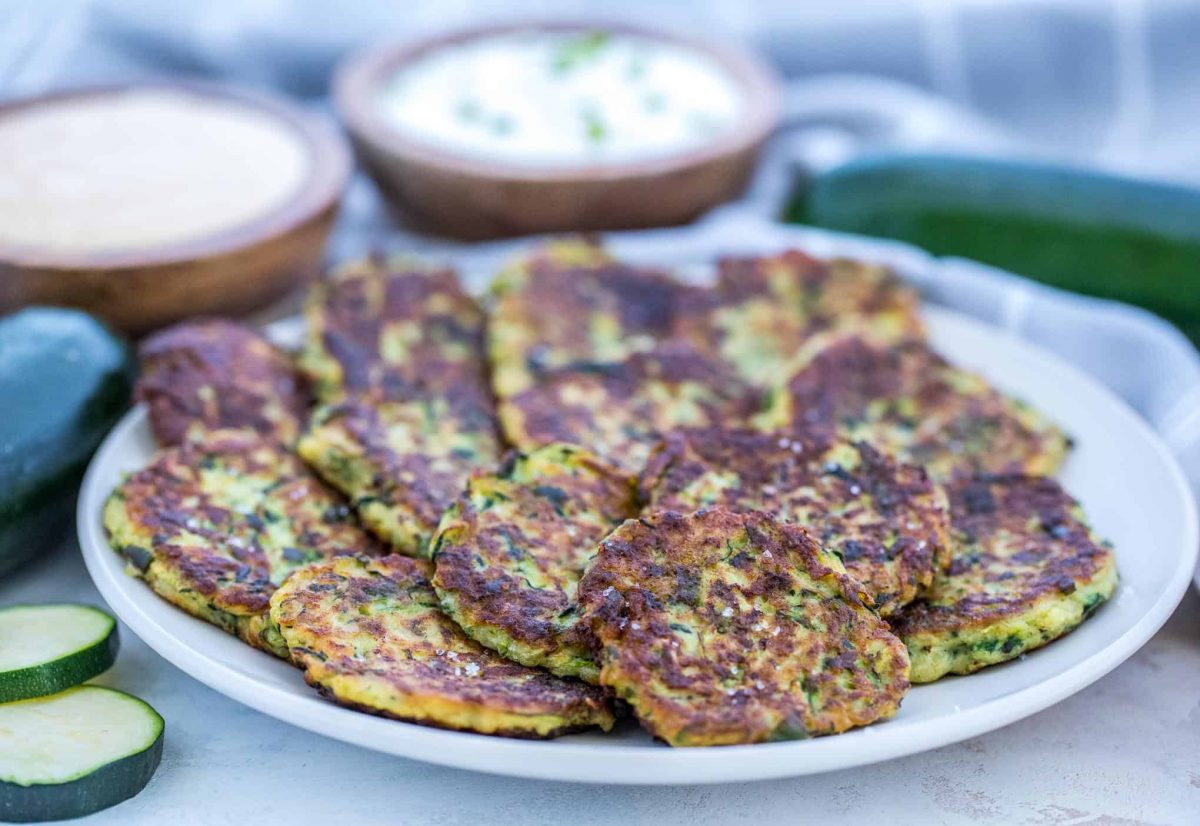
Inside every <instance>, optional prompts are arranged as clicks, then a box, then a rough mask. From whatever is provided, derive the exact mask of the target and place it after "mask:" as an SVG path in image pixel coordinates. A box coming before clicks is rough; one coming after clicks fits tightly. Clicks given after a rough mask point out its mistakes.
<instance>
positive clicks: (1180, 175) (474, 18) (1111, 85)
mask: <svg viewBox="0 0 1200 826" xmlns="http://www.w3.org/2000/svg"><path fill="white" fill-rule="evenodd" d="M596 14H603V15H605V16H611V17H614V18H620V19H625V20H640V21H645V22H652V23H655V24H661V25H668V26H671V27H674V28H681V29H684V30H692V31H695V32H698V33H702V34H704V35H706V36H708V37H712V38H717V39H722V38H729V39H733V40H737V41H741V42H743V43H745V44H748V45H751V46H753V47H755V48H757V49H758V50H760V51H761V52H762V53H764V54H765V55H766V56H767V57H769V59H770V60H771V61H772V62H773V63H774V64H775V65H776V66H777V67H778V68H779V70H780V71H781V72H782V73H784V74H785V75H786V77H787V78H788V79H789V80H792V81H796V82H800V83H802V82H804V81H806V80H812V79H814V78H821V77H826V78H828V76H830V75H843V76H844V75H855V76H865V77H868V78H873V79H879V80H886V81H889V83H888V84H879V85H877V86H876V87H874V88H870V89H862V90H861V91H860V92H859V95H858V99H857V100H844V99H843V102H844V103H846V104H847V105H848V106H849V107H850V108H857V109H863V110H869V109H872V108H874V109H875V110H876V111H877V112H878V113H879V114H880V116H881V117H882V116H883V115H885V114H889V113H892V109H893V108H894V107H895V106H897V105H898V103H899V102H901V101H904V100H906V99H905V98H904V97H902V95H903V94H904V93H906V92H908V93H912V95H917V94H919V95H921V96H926V95H927V96H929V100H928V101H927V103H928V104H929V106H928V107H926V108H924V109H922V111H921V112H919V113H917V114H920V115H923V116H924V117H925V118H926V122H925V124H924V126H923V127H922V126H921V125H920V124H915V123H907V124H904V125H903V128H905V129H907V134H908V136H909V137H910V138H916V137H920V138H921V139H923V140H934V139H941V140H946V141H953V142H955V143H965V144H971V143H978V144H979V145H981V146H983V145H988V146H993V145H995V143H996V139H997V136H998V135H999V136H1001V137H1002V138H1003V139H1005V140H1006V142H1010V143H1011V145H1012V147H1013V150H1014V151H1018V150H1020V151H1024V152H1027V153H1030V154H1038V155H1048V156H1052V157H1062V158H1068V159H1070V160H1072V161H1076V162H1078V161H1080V160H1086V161H1088V162H1090V163H1095V164H1097V165H1101V166H1104V167H1108V168H1114V169H1120V170H1124V171H1129V172H1135V173H1137V174H1141V175H1148V176H1161V177H1167V178H1172V179H1189V180H1197V179H1200V165H1197V164H1196V163H1195V158H1196V155H1197V148H1196V141H1195V139H1194V137H1193V136H1194V131H1195V127H1196V123H1197V120H1198V119H1200V49H1197V48H1196V43H1197V39H1198V38H1200V3H1195V2H1186V0H858V2H853V3H845V2H819V1H818V2H804V3H797V2H790V0H731V1H727V2H725V1H723V0H687V2H666V1H664V0H659V2H647V0H608V2H605V3H603V4H597V3H594V2H584V0H555V1H554V2H537V1H536V0H506V1H505V2H488V0H440V1H439V2H405V3H397V2H385V1H384V0H342V2H338V3H332V2H325V0H205V2H194V3H163V2H161V1H160V0H6V2H5V4H4V11H3V18H2V19H0V95H2V96H3V97H6V98H7V97H13V96H24V95H30V94H35V93H37V92H40V91H43V90H45V89H47V88H50V87H53V86H55V85H61V84H71V83H84V82H93V81H96V80H98V79H123V78H132V77H142V76H145V75H146V74H164V73H165V74H180V73H186V74H193V75H204V76H209V77H216V78H230V79H236V80H239V81H242V82H249V83H253V84H259V85H265V86H271V87H276V88H278V89H281V90H283V91H286V92H287V93H289V94H291V95H294V96H298V97H300V98H304V99H309V100H312V101H320V100H321V98H322V97H323V96H324V95H325V94H326V92H327V91H328V85H329V79H330V71H331V69H332V67H333V65H334V63H335V62H336V61H337V60H338V58H339V57H341V56H343V55H344V54H345V53H346V51H347V50H349V49H351V48H353V47H355V46H358V45H361V44H363V43H365V42H368V41H373V40H377V39H379V38H381V37H390V36H405V35H413V36H416V35H420V34H424V33H428V32H433V31H437V30H439V29H445V28H450V27H454V26H457V25H461V24H464V23H478V22H481V21H490V20H504V19H509V18H523V17H530V16H538V17H546V16H572V15H575V16H587V17H593V16H595V15H596ZM798 91H803V88H801V89H800V90H798ZM913 100H915V98H913V97H911V96H910V97H909V98H907V102H908V103H909V104H910V106H909V108H910V109H911V108H912V107H911V104H912V102H913ZM800 103H803V101H800ZM942 107H944V109H943V108H942ZM798 108H800V109H801V110H804V109H805V108H806V107H804V106H799V105H798ZM968 114H969V115H973V116H975V118H976V119H977V121H972V119H970V118H967V117H965V116H966V115H968ZM909 115H910V117H911V116H913V115H914V113H913V112H912V111H910V112H909ZM951 115H959V116H960V117H959V118H958V119H953V118H951ZM935 116H939V117H941V118H942V119H940V120H939V119H938V117H935ZM883 121H887V118H883ZM935 121H936V122H935ZM886 125H888V124H886V123H884V122H876V123H874V124H872V126H873V128H874V129H876V130H877V132H876V137H881V138H882V137H886V132H887V131H888V130H887V129H885V128H884V127H885V126H886ZM892 125H897V126H899V124H892ZM989 130H994V132H995V133H998V134H987V133H988V132H989ZM827 142H828V141H827ZM828 150H829V147H825V148H824V149H823V150H821V151H828Z"/></svg>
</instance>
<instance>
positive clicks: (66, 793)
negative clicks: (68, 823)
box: [0, 685, 163, 823]
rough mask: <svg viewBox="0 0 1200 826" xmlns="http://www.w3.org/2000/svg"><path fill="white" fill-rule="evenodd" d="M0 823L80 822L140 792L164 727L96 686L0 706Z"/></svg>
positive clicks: (131, 700)
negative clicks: (78, 819)
mask: <svg viewBox="0 0 1200 826" xmlns="http://www.w3.org/2000/svg"><path fill="white" fill-rule="evenodd" d="M0 731H2V732H4V748H3V749H0V821H7V822H10V823H29V822H33V821H43V820H64V819H67V818H74V817H83V816H84V815H87V814H91V813H92V812H98V811H100V810H101V809H107V808H108V807H109V806H114V805H116V804H117V803H120V802H121V801H122V800H127V799H128V798H130V797H133V796H134V795H135V794H137V793H138V792H140V791H141V790H142V789H143V788H145V786H146V784H147V783H149V782H150V778H151V777H152V776H153V775H154V771H155V769H157V768H158V763H159V761H160V760H161V759H162V743H163V719H162V717H160V716H159V715H158V712H156V711H155V710H154V709H152V708H151V707H150V706H148V705H146V704H145V703H144V702H142V701H141V700H139V699H137V698H136V697H131V696H130V695H128V694H125V693H123V692H121V691H115V690H114V689H111V688H102V687H100V686H94V685H82V686H76V687H75V688H69V689H67V690H66V691H63V692H61V693H59V694H52V695H50V696H49V697H38V698H36V699H33V700H22V701H20V702H16V703H5V704H3V705H0Z"/></svg>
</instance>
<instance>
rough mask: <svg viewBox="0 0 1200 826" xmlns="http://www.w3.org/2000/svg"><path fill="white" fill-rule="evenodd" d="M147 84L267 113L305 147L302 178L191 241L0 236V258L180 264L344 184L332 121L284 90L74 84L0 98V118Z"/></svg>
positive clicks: (193, 82)
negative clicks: (274, 204) (73, 247)
mask: <svg viewBox="0 0 1200 826" xmlns="http://www.w3.org/2000/svg"><path fill="white" fill-rule="evenodd" d="M148 91H164V92H172V93H181V94H184V95H192V96H195V97H202V98H209V99H215V100H221V101H226V102H232V103H235V104H238V105H241V106H245V107H247V108H250V109H255V110H257V111H258V112H260V113H263V114H266V115H268V116H269V117H272V118H274V119H275V120H277V121H279V122H280V123H282V124H283V126H284V127H285V128H287V129H289V130H290V131H291V132H292V133H293V134H294V135H296V136H298V137H299V138H300V140H301V142H302V143H303V144H304V145H305V146H306V147H307V149H308V153H309V158H310V167H309V171H308V175H307V177H306V179H305V180H304V181H303V183H302V184H301V185H300V187H299V188H298V189H297V191H296V192H295V194H294V195H293V196H292V197H290V198H289V199H288V200H287V201H286V202H285V203H284V204H283V205H282V206H280V207H278V208H276V209H274V210H271V211H270V212H267V213H265V214H263V215H261V216H260V217H258V218H255V219H253V220H251V221H247V222H245V223H242V224H240V225H238V226H236V227H231V228H230V229H226V230H222V231H220V232H216V233H212V234H210V235H205V236H203V237H200V238H195V239H192V240H190V241H181V242H177V243H172V244H163V245H161V246H153V247H142V248H136V249H128V250H114V251H111V252H59V251H55V250H53V249H48V248H46V247H34V246H24V245H22V246H17V245H12V244H7V245H5V244H0V262H3V263H4V264H7V265H10V266H14V267H20V268H30V269H34V268H37V269H52V270H53V269H57V270H63V271H64V272H70V271H73V270H74V271H81V272H88V271H95V270H102V269H113V270H121V269H142V268H147V267H158V266H168V265H178V264H186V263H188V262H192V261H199V260H204V259H209V258H214V257H217V256H221V255H227V254H230V253H233V252H239V251H243V250H246V249H249V248H252V247H255V246H257V245H259V244H262V243H266V242H268V241H272V240H275V239H277V238H280V237H281V236H284V235H287V234H288V233H290V232H292V231H294V230H296V229H297V228H299V227H301V226H304V225H305V224H307V223H308V222H310V221H312V220H313V219H314V218H317V217H318V216H320V215H321V214H322V213H323V212H325V211H326V210H327V209H329V207H330V206H332V205H333V204H335V203H336V202H337V201H338V200H339V199H340V198H341V196H342V193H343V192H344V191H345V189H346V185H347V183H348V181H349V179H350V174H351V172H352V170H353V161H352V153H351V151H350V147H349V146H348V144H347V143H346V140H345V138H344V137H343V136H342V134H341V132H340V131H339V130H338V129H337V127H336V126H334V125H332V124H328V123H325V122H324V121H322V120H321V119H320V118H318V117H317V116H316V115H314V114H312V113H310V112H307V111H305V110H304V109H303V108H301V107H300V106H299V105H297V104H295V103H292V102H291V101H288V100H287V99H285V98H282V97H280V96H278V95H274V94H270V93H267V92H263V91H259V90H257V89H252V88H249V87H245V86H239V85H235V84H229V83H216V82H213V81H207V80H199V79H183V80H181V79H162V80H143V81H133V82H127V83H104V84H95V85H84V86H75V87H70V88H66V89H57V90H54V91H51V92H47V93H44V94H40V95H35V96H32V97H27V98H20V99H16V100H12V101H6V102H4V103H0V118H3V117H5V116H6V115H9V114H12V113H13V112H16V111H19V110H23V109H28V108H32V107H35V106H43V105H47V104H55V103H59V102H62V101H64V100H70V99H74V98H84V97H102V96H107V95H119V94H130V93H137V92H148Z"/></svg>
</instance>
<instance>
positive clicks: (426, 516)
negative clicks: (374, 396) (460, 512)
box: [298, 389, 499, 556]
mask: <svg viewBox="0 0 1200 826" xmlns="http://www.w3.org/2000/svg"><path fill="white" fill-rule="evenodd" d="M447 392H448V393H450V394H451V395H448V396H447V397H445V398H438V397H431V398H429V399H427V400H425V401H408V402H371V401H368V400H365V399H362V398H353V399H349V400H347V401H344V402H341V403H339V404H334V405H327V406H323V407H320V408H318V409H317V411H316V413H314V414H313V418H312V422H311V424H310V425H309V429H308V430H307V431H306V432H305V434H304V436H303V437H302V438H301V440H300V444H299V447H298V449H299V451H300V455H301V456H302V457H304V460H305V461H306V462H308V463H309V464H310V465H312V466H313V468H315V469H316V470H317V472H318V473H319V474H320V475H321V477H322V478H323V479H325V481H327V482H329V484H331V485H333V486H334V487H335V488H337V489H338V490H340V491H342V492H343V493H345V494H346V495H347V496H349V497H350V501H351V503H352V504H353V505H354V509H355V510H356V511H357V512H358V515H359V518H360V519H361V520H362V522H363V524H364V525H365V526H366V527H367V528H368V529H369V530H370V531H371V532H372V533H374V534H375V535H376V536H378V537H380V538H381V539H383V540H384V541H386V542H388V543H389V544H390V545H391V546H392V548H393V549H395V550H396V551H399V552H400V553H405V554H408V555H410V556H424V555H426V554H427V553H428V547H429V540H430V538H431V537H432V536H433V532H434V529H435V528H436V527H437V523H438V520H439V519H440V518H441V516H442V512H443V511H444V510H445V509H446V508H447V507H448V506H449V505H450V503H451V502H453V501H454V498H455V497H456V496H458V494H459V493H460V492H461V491H462V489H463V485H464V484H465V483H466V480H467V477H468V476H470V474H471V473H472V471H474V470H476V469H479V468H487V467H494V466H495V465H496V464H497V463H498V461H499V446H498V445H497V441H496V435H495V431H494V424H493V422H492V419H491V415H490V412H491V409H490V402H489V401H488V400H480V399H473V398H471V397H470V396H469V395H467V394H466V393H465V392H464V393H461V394H459V395H453V394H454V393H455V392H456V391H454V390H453V389H451V390H448V391H447Z"/></svg>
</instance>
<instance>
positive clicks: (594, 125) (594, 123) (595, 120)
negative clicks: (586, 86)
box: [583, 111, 608, 143]
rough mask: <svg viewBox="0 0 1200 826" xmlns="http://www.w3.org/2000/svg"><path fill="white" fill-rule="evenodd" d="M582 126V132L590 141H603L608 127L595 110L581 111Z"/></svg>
mask: <svg viewBox="0 0 1200 826" xmlns="http://www.w3.org/2000/svg"><path fill="white" fill-rule="evenodd" d="M583 128H584V134H585V135H587V139H588V140H589V141H591V142H592V143H603V142H604V138H605V137H606V136H607V135H608V128H607V127H606V126H605V125H604V120H603V119H602V118H601V117H600V115H598V114H597V113H596V112H592V111H587V112H584V113H583Z"/></svg>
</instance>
